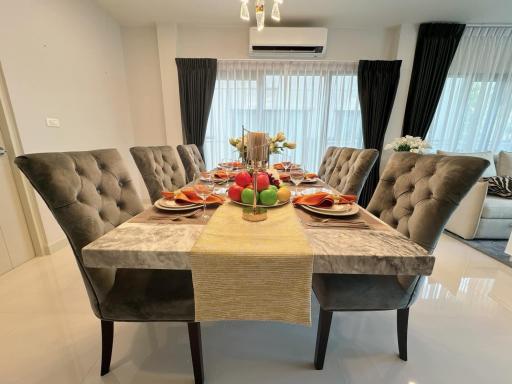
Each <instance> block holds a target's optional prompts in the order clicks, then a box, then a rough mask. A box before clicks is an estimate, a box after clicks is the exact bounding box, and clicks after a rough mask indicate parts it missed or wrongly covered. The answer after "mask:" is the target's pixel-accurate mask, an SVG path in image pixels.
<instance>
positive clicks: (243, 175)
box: [235, 171, 252, 187]
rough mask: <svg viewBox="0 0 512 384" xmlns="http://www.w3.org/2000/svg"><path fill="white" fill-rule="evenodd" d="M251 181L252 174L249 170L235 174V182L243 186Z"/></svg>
mask: <svg viewBox="0 0 512 384" xmlns="http://www.w3.org/2000/svg"><path fill="white" fill-rule="evenodd" d="M251 182H252V178H251V175H250V174H249V172H247V171H242V172H238V174H237V175H236V176H235V183H236V184H238V185H239V186H241V187H245V186H247V185H249V184H251Z"/></svg>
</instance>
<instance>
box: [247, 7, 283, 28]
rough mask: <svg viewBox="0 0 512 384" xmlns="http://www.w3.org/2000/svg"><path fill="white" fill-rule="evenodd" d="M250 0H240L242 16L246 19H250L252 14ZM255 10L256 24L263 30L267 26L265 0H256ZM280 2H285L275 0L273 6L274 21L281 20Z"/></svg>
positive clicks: (272, 15)
mask: <svg viewBox="0 0 512 384" xmlns="http://www.w3.org/2000/svg"><path fill="white" fill-rule="evenodd" d="M249 1H250V0H240V2H241V6H240V18H241V19H242V20H244V21H250V20H251V16H250V13H249ZM254 3H255V4H254V10H255V14H256V26H257V28H258V31H261V30H262V29H263V28H264V27H265V0H255V2H254ZM279 4H283V0H274V4H273V6H272V12H271V15H270V16H271V18H272V20H274V21H277V22H279V21H281V12H280V11H279Z"/></svg>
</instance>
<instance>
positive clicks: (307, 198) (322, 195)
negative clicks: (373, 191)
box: [293, 192, 357, 208]
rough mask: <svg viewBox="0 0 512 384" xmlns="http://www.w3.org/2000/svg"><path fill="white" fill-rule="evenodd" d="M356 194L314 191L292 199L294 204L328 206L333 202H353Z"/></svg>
mask: <svg viewBox="0 0 512 384" xmlns="http://www.w3.org/2000/svg"><path fill="white" fill-rule="evenodd" d="M356 199H357V196H354V195H336V196H334V195H332V194H330V193H327V192H316V193H311V194H309V195H301V196H297V197H296V198H294V199H293V204H295V205H309V206H312V207H321V208H329V207H332V206H333V205H334V204H350V203H355V201H356Z"/></svg>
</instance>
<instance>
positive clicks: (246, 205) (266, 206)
mask: <svg viewBox="0 0 512 384" xmlns="http://www.w3.org/2000/svg"><path fill="white" fill-rule="evenodd" d="M231 201H232V202H233V203H235V204H236V205H241V206H244V207H252V204H245V203H242V202H240V201H235V200H231ZM289 202H290V200H287V201H278V202H277V203H275V204H274V205H263V204H258V205H256V206H257V207H261V208H276V207H281V206H283V205H286V204H288V203H289Z"/></svg>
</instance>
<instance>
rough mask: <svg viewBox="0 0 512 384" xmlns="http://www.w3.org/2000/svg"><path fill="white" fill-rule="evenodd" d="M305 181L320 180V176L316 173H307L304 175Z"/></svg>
mask: <svg viewBox="0 0 512 384" xmlns="http://www.w3.org/2000/svg"><path fill="white" fill-rule="evenodd" d="M304 178H305V179H318V175H317V174H316V173H306V174H305V175H304Z"/></svg>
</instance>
